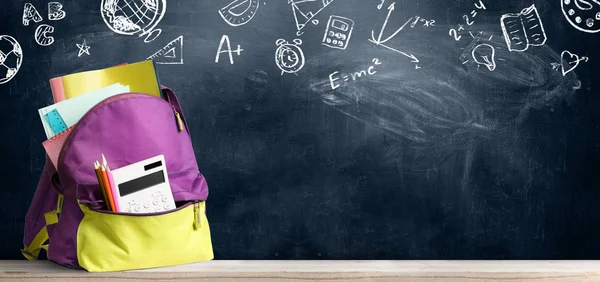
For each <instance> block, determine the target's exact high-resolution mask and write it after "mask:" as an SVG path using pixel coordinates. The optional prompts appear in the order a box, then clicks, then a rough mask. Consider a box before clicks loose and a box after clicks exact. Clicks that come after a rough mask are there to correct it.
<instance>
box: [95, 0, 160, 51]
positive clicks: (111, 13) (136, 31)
mask: <svg viewBox="0 0 600 282" xmlns="http://www.w3.org/2000/svg"><path fill="white" fill-rule="evenodd" d="M166 11H167V1H166V0H102V2H101V3H100V13H101V14H102V19H103V20H104V23H106V25H107V26H108V27H109V28H110V29H111V30H112V31H114V32H116V33H118V34H123V35H138V36H140V37H141V36H146V38H145V39H144V42H146V43H148V42H151V41H153V40H154V39H156V38H157V37H158V36H159V35H160V34H161V32H162V30H161V29H155V27H156V26H157V25H158V23H160V21H161V20H162V18H163V17H164V15H165V13H166Z"/></svg>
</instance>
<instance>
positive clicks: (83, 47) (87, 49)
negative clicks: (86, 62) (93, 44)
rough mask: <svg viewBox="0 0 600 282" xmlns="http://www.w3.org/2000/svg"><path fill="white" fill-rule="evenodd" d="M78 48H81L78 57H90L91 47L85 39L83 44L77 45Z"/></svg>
mask: <svg viewBox="0 0 600 282" xmlns="http://www.w3.org/2000/svg"><path fill="white" fill-rule="evenodd" d="M76 45H77V48H79V53H78V54H77V57H81V56H83V54H88V56H89V55H90V46H88V45H87V44H86V43H85V39H84V40H83V43H81V44H79V43H77V44H76Z"/></svg>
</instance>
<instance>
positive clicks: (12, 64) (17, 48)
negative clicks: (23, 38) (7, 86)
mask: <svg viewBox="0 0 600 282" xmlns="http://www.w3.org/2000/svg"><path fill="white" fill-rule="evenodd" d="M22 62H23V49H21V45H20V44H19V42H18V41H17V40H16V39H14V38H13V37H12V36H9V35H0V84H4V83H7V82H9V81H10V80H11V79H13V78H14V77H15V76H16V75H17V72H19V69H21V63H22Z"/></svg>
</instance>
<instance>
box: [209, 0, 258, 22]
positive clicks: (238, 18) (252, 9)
mask: <svg viewBox="0 0 600 282" xmlns="http://www.w3.org/2000/svg"><path fill="white" fill-rule="evenodd" d="M259 5H260V1H259V0H235V1H233V2H231V3H229V4H228V5H227V6H225V7H223V8H221V9H219V15H221V18H223V20H224V21H225V22H226V23H227V24H229V25H230V26H241V25H245V24H246V23H248V22H249V21H250V20H252V18H254V16H255V15H256V12H257V11H258V6H259Z"/></svg>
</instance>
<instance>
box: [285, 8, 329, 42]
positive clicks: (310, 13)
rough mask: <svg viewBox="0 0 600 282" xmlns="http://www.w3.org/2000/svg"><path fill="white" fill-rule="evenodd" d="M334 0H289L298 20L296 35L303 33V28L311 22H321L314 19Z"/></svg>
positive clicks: (295, 18) (315, 23)
mask: <svg viewBox="0 0 600 282" xmlns="http://www.w3.org/2000/svg"><path fill="white" fill-rule="evenodd" d="M333 1H334V0H288V4H291V5H292V11H293V13H294V20H295V21H296V29H297V30H298V32H297V33H296V35H298V36H300V35H301V34H302V32H301V30H302V29H303V28H304V27H305V26H306V25H307V24H308V23H309V22H312V23H313V24H314V25H317V24H319V21H318V20H316V19H313V18H314V17H315V16H316V15H317V14H319V13H320V12H321V11H323V9H325V8H326V7H327V6H329V4H331V2H333Z"/></svg>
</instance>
